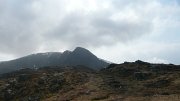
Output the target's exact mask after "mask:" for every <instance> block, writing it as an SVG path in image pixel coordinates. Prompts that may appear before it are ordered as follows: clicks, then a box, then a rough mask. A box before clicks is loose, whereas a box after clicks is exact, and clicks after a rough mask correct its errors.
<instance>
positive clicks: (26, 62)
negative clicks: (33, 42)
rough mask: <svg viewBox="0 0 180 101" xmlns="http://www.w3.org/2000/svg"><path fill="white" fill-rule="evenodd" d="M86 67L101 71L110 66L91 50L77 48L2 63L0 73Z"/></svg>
mask: <svg viewBox="0 0 180 101" xmlns="http://www.w3.org/2000/svg"><path fill="white" fill-rule="evenodd" d="M64 65H70V66H75V65H84V66H86V67H89V68H92V69H95V70H99V69H101V68H104V67H106V66H107V65H108V63H107V62H105V61H103V60H102V59H99V58H98V57H96V56H95V55H94V54H92V53H91V52H90V51H89V50H87V49H84V48H81V47H77V48H76V49H75V50H74V51H68V50H67V51H64V52H63V53H61V52H47V53H37V54H32V55H28V56H25V57H22V58H18V59H15V60H11V61H6V62H2V63H0V73H6V72H11V71H14V70H19V69H22V68H39V67H45V66H64Z"/></svg>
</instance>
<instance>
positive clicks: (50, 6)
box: [0, 0, 180, 64]
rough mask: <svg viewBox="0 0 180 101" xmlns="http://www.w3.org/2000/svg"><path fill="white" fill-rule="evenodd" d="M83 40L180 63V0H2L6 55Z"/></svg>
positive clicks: (124, 54) (105, 51)
mask: <svg viewBox="0 0 180 101" xmlns="http://www.w3.org/2000/svg"><path fill="white" fill-rule="evenodd" d="M77 46H80V47H84V48H87V49H89V50H90V51H91V52H93V53H94V54H95V55H96V56H98V57H100V58H103V59H105V60H108V61H112V62H116V63H121V62H124V61H135V60H137V59H141V60H144V61H149V62H160V63H175V64H180V0H0V61H6V60H11V59H15V58H18V57H21V56H25V55H29V54H32V53H37V52H48V51H59V52H63V51H64V50H73V49H74V48H75V47H77Z"/></svg>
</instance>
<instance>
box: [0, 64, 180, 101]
mask: <svg viewBox="0 0 180 101" xmlns="http://www.w3.org/2000/svg"><path fill="white" fill-rule="evenodd" d="M179 77H180V66H178V65H172V64H150V63H147V62H142V61H136V62H125V63H123V64H111V65H109V67H107V68H104V69H101V70H100V71H95V70H93V69H91V68H88V67H84V66H73V67H72V66H68V67H67V66H66V67H44V68H40V69H38V70H33V69H22V70H19V71H16V72H12V73H7V74H3V75H1V77H0V99H2V101H14V100H18V101H179V100H180V78H179Z"/></svg>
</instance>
